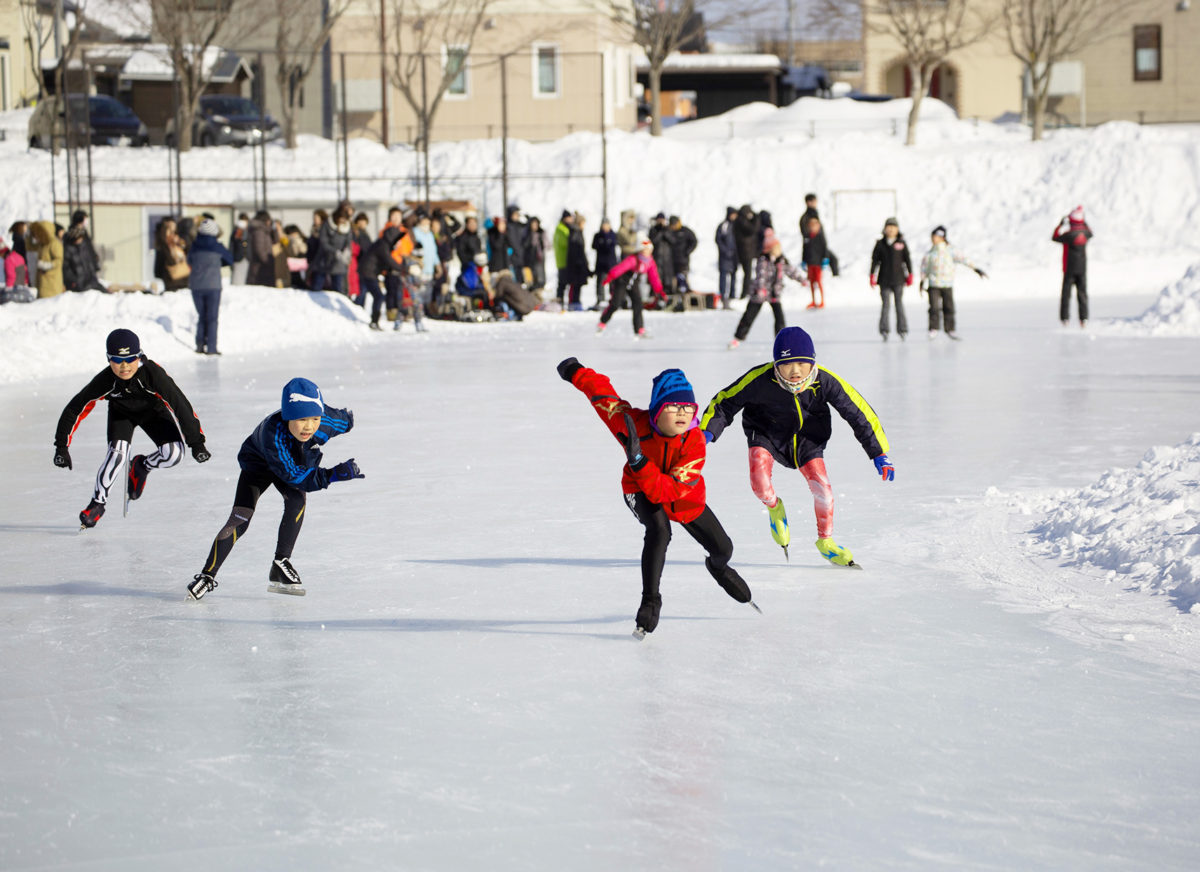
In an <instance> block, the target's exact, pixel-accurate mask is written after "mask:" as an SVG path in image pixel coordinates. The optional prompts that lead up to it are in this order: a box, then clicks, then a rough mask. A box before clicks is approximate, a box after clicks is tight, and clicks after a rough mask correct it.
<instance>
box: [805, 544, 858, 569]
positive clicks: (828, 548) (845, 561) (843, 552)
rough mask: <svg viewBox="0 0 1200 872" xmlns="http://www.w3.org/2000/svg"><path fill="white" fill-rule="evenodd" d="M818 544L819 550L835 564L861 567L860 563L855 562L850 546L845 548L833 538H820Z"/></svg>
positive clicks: (855, 567)
mask: <svg viewBox="0 0 1200 872" xmlns="http://www.w3.org/2000/svg"><path fill="white" fill-rule="evenodd" d="M816 545H817V550H818V551H820V552H821V556H822V557H824V558H825V559H826V560H828V561H829V562H830V563H832V564H833V565H834V566H848V567H850V568H851V569H858V568H859V566H858V564H857V563H855V562H854V555H853V554H851V553H850V549H849V548H843V547H842V546H841V545H839V544H838V543H836V542H834V541H833V540H832V539H818V540H817V542H816Z"/></svg>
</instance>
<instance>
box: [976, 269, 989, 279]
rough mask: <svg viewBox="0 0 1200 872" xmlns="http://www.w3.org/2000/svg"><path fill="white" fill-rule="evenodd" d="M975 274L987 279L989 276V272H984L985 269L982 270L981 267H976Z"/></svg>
mask: <svg viewBox="0 0 1200 872" xmlns="http://www.w3.org/2000/svg"><path fill="white" fill-rule="evenodd" d="M975 275H977V276H979V277H980V278H981V279H986V278H987V273H985V272H984V271H983V270H981V269H980V268H979V267H975Z"/></svg>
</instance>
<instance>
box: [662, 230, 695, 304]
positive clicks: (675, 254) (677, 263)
mask: <svg viewBox="0 0 1200 872" xmlns="http://www.w3.org/2000/svg"><path fill="white" fill-rule="evenodd" d="M667 228H668V229H669V230H670V231H671V264H672V266H674V268H675V288H676V289H677V290H678V291H679V293H681V294H686V293H687V292H688V291H690V290H691V285H689V284H688V272H689V271H690V268H691V261H692V252H693V251H695V250H696V234H695V233H693V232H692V228H690V227H687V226H685V225H684V223H683V221H681V220H680V218H679V216H678V215H672V216H671V218H670V220H668V221H667Z"/></svg>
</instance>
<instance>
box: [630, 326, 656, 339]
mask: <svg viewBox="0 0 1200 872" xmlns="http://www.w3.org/2000/svg"><path fill="white" fill-rule="evenodd" d="M633 338H634V339H650V338H652V337H651V336H650V334H649V333H647V332H646V328H645V327H639V328H638V330H637V333H635V334H633Z"/></svg>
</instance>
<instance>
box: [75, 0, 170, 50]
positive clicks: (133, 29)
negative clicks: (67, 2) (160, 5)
mask: <svg viewBox="0 0 1200 872" xmlns="http://www.w3.org/2000/svg"><path fill="white" fill-rule="evenodd" d="M76 6H77V7H78V8H79V12H80V13H81V14H82V15H83V17H84V18H85V19H86V20H88V21H92V22H95V23H96V24H97V25H99V26H101V27H103V28H104V29H105V30H108V31H110V32H111V33H113V34H114V35H116V36H118V37H122V38H124V39H131V40H132V39H149V38H150V30H151V26H150V20H151V19H150V3H149V0H81V2H78V3H77V4H76Z"/></svg>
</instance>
